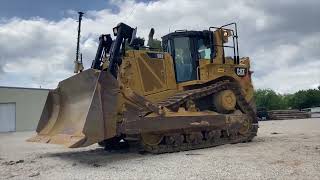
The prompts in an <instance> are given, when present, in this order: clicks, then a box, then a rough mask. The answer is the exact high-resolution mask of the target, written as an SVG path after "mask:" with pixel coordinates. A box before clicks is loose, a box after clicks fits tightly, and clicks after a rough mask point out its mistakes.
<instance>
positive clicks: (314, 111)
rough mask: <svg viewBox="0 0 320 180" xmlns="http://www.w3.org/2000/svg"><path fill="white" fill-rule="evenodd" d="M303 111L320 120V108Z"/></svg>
mask: <svg viewBox="0 0 320 180" xmlns="http://www.w3.org/2000/svg"><path fill="white" fill-rule="evenodd" d="M302 110H303V111H307V112H309V113H310V114H311V118H320V107H312V108H306V109H302Z"/></svg>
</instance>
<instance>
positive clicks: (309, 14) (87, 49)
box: [0, 0, 320, 93]
mask: <svg viewBox="0 0 320 180" xmlns="http://www.w3.org/2000/svg"><path fill="white" fill-rule="evenodd" d="M110 3H111V4H112V6H113V9H114V8H115V7H116V9H117V11H116V12H115V11H114V10H112V9H108V8H107V7H106V8H105V9H103V10H97V11H88V12H86V15H85V17H84V19H83V30H82V40H81V51H82V52H83V54H84V63H85V67H86V68H88V67H90V64H91V61H92V59H93V58H94V55H95V52H96V48H97V39H98V36H99V35H100V34H102V33H104V34H105V33H111V30H112V27H114V26H115V25H116V24H117V23H119V22H125V23H127V24H129V25H131V26H137V27H138V35H139V36H143V37H147V34H148V33H149V30H150V28H151V27H154V28H155V30H156V33H155V37H156V38H160V37H161V36H163V35H165V34H167V33H168V32H170V31H174V30H177V29H192V30H203V29H208V27H209V26H212V25H222V24H226V23H229V22H238V26H239V34H240V40H239V44H240V55H241V56H249V57H250V58H251V62H252V67H253V70H254V71H255V73H254V78H253V79H254V84H255V86H256V87H257V88H272V89H274V90H276V91H278V92H281V93H287V92H295V91H297V90H299V89H308V88H314V87H316V86H317V85H319V84H320V78H319V77H320V74H319V69H320V63H319V62H320V60H319V59H320V52H319V48H320V32H319V30H318V29H319V28H320V27H319V25H318V24H317V23H316V22H318V19H319V18H320V13H318V10H317V9H316V7H319V5H320V3H319V1H316V0H310V1H297V0H290V1H289V0H284V1H281V2H273V1H267V0H264V1H255V0H240V1H236V0H231V1H218V0H204V1H201V3H200V2H199V1H192V0H175V1H169V0H163V1H155V2H136V1H131V0H122V1H111V2H110ZM72 12H73V11H72V10H68V12H66V14H70V17H69V18H64V19H61V20H58V21H49V20H46V19H41V18H33V19H23V18H14V19H6V20H1V21H0V84H1V85H10V86H27V87H39V86H40V85H41V86H42V87H47V88H53V87H55V86H56V85H57V83H58V82H59V81H61V80H62V79H64V78H66V77H68V76H70V75H72V68H73V61H74V58H75V43H76V30H77V22H76V20H75V18H76V17H75V16H74V14H73V13H72Z"/></svg>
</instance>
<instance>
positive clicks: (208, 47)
mask: <svg viewBox="0 0 320 180" xmlns="http://www.w3.org/2000/svg"><path fill="white" fill-rule="evenodd" d="M212 42H213V36H212V32H210V31H175V32H173V33H170V34H168V35H166V36H163V37H162V43H163V49H164V51H165V52H168V53H169V54H170V55H171V56H172V58H173V61H174V68H175V73H176V81H177V82H178V83H180V82H186V81H192V80H197V79H198V76H199V74H198V73H199V72H198V67H199V60H200V59H205V60H210V61H211V60H212V59H213V58H214V46H213V43H212Z"/></svg>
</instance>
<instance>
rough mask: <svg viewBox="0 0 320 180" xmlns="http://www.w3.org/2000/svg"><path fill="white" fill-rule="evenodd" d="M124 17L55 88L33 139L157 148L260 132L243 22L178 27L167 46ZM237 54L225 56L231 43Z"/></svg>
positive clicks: (72, 144)
mask: <svg viewBox="0 0 320 180" xmlns="http://www.w3.org/2000/svg"><path fill="white" fill-rule="evenodd" d="M136 32H137V28H132V27H130V26H128V25H126V24H124V23H119V24H118V25H117V26H116V27H114V28H113V34H114V36H115V39H112V37H111V35H110V34H104V35H101V36H100V38H99V46H98V49H97V53H96V57H95V59H94V60H93V62H92V66H91V68H90V69H87V70H84V71H82V72H80V73H77V74H76V75H74V76H72V77H69V78H68V79H65V80H63V81H61V82H60V83H59V85H58V87H57V88H56V89H54V90H51V91H50V92H49V94H48V97H47V100H46V103H45V106H44V109H43V112H42V115H41V118H40V121H39V123H38V127H37V130H36V131H37V135H36V136H35V137H32V138H31V139H29V141H33V142H42V143H53V144H63V145H66V146H67V147H70V148H78V147H85V146H89V145H92V144H95V143H99V144H100V145H103V146H106V148H107V147H118V145H119V144H121V143H123V142H127V143H129V144H130V143H131V142H132V143H133V144H139V145H140V147H141V148H142V149H143V150H144V151H146V152H151V153H166V152H176V151H184V150H190V149H198V148H207V147H212V146H217V145H222V144H227V143H239V142H248V141H251V140H252V139H253V138H254V137H255V136H256V135H257V130H258V121H257V118H256V109H255V102H254V98H253V86H252V82H251V74H252V71H251V70H250V60H249V58H248V57H244V58H240V57H239V51H238V33H237V26H236V23H230V24H227V25H224V26H220V27H210V28H209V29H208V30H203V31H187V30H178V31H175V32H172V33H169V34H167V35H165V36H163V37H162V42H161V47H154V46H153V45H154V44H155V43H152V42H153V41H154V40H153V34H154V30H153V29H151V31H150V34H149V41H148V45H146V46H145V45H144V40H143V39H142V38H137V37H136V35H135V34H136ZM226 48H228V49H231V50H232V52H233V53H232V54H233V56H232V55H231V56H226V55H225V49H226Z"/></svg>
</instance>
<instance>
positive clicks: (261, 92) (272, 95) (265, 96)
mask: <svg viewBox="0 0 320 180" xmlns="http://www.w3.org/2000/svg"><path fill="white" fill-rule="evenodd" d="M254 96H255V98H256V104H257V107H264V108H266V109H268V110H275V109H291V108H292V109H303V108H309V107H318V106H320V90H319V89H308V90H300V91H298V92H296V93H294V94H284V95H282V94H277V93H276V92H275V91H273V90H271V89H258V90H256V91H255V94H254Z"/></svg>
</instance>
